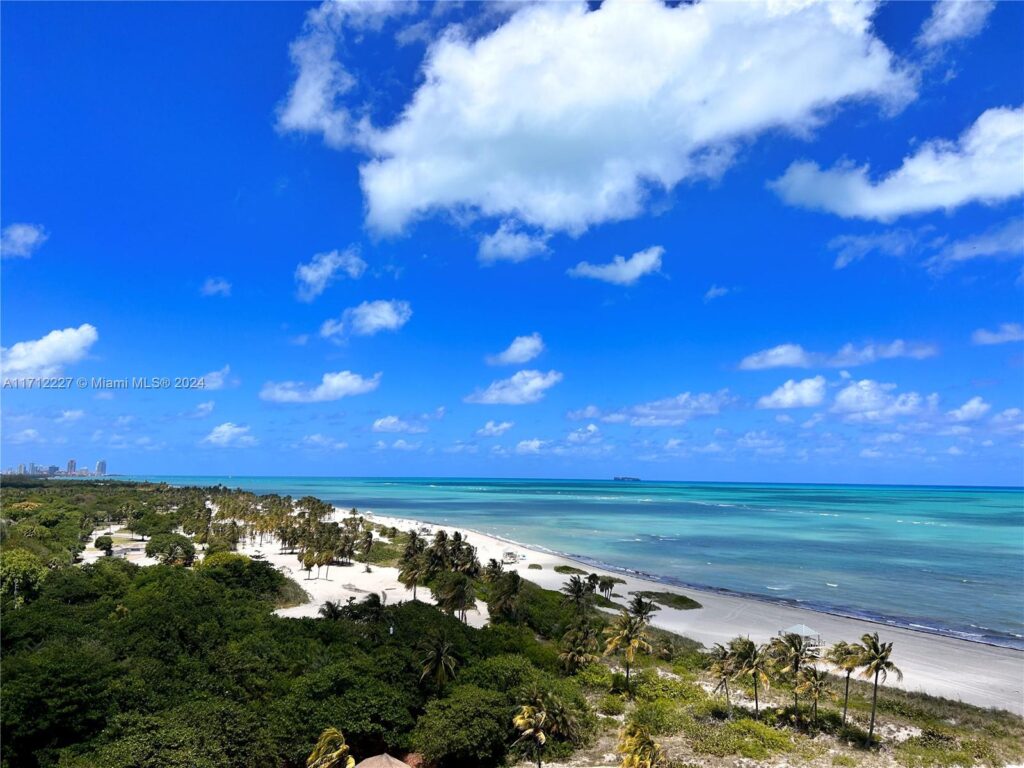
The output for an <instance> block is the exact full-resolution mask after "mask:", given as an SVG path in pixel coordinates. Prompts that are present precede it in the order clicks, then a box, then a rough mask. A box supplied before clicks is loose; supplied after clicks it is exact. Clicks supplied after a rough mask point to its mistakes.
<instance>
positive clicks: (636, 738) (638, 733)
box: [615, 724, 665, 768]
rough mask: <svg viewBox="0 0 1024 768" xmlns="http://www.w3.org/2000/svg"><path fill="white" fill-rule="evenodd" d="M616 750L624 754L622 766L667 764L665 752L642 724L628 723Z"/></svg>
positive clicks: (644, 767)
mask: <svg viewBox="0 0 1024 768" xmlns="http://www.w3.org/2000/svg"><path fill="white" fill-rule="evenodd" d="M615 751H616V752H618V753H619V754H620V755H622V768H659V766H662V765H664V764H665V753H664V752H663V751H662V749H661V747H659V746H658V744H657V742H656V741H655V740H654V738H653V737H652V736H651V732H650V731H648V730H647V729H646V728H644V727H643V726H641V725H636V724H633V725H627V726H626V727H625V728H624V729H623V731H622V736H621V737H620V738H619V744H618V746H616V747H615Z"/></svg>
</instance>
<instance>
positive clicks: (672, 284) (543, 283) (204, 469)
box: [0, 0, 1024, 485]
mask: <svg viewBox="0 0 1024 768" xmlns="http://www.w3.org/2000/svg"><path fill="white" fill-rule="evenodd" d="M968 9H969V11H970V12H969V13H963V12H962V11H965V10H968ZM2 15H3V19H2V20H3V24H2V25H0V56H2V67H0V78H2V83H0V84H2V89H3V98H4V126H3V127H4V141H3V143H2V145H0V163H2V165H3V175H2V178H0V219H2V226H0V231H2V243H0V251H2V255H3V257H4V258H3V260H2V262H0V270H2V285H3V289H2V290H3V301H2V302H0V321H2V327H0V335H2V345H3V348H4V349H3V352H2V355H0V368H2V377H0V378H2V381H0V385H2V387H3V389H2V390H0V393H2V396H3V409H2V415H0V432H2V438H0V459H2V463H3V466H6V467H11V466H12V465H13V466H15V467H16V466H17V465H18V464H19V463H26V464H27V463H28V462H29V461H31V460H34V459H35V458H38V457H40V456H44V455H46V456H56V455H64V456H83V457H84V456H91V457H96V456H104V457H106V459H108V460H109V461H110V462H111V466H113V467H115V468H116V470H117V472H118V473H119V474H122V475H123V474H139V475H146V474H197V473H201V474H207V475H240V474H248V475H318V476H364V477H365V476H448V477H458V476H464V477H472V476H476V477H533V478H545V477H560V478H584V479H586V478H610V477H614V476H632V477H640V478H645V479H665V480H691V481H745V482H825V483H830V482H831V483H895V484H925V485H928V484H967V485H1021V484H1022V483H1024V443H1022V440H1024V387H1022V382H1024V272H1022V266H1024V215H1022V208H1021V200H1022V195H1024V68H1022V67H1021V66H1020V30H1021V29H1022V28H1024V4H1022V3H989V2H977V3H968V4H960V3H872V2H864V3H848V4H847V3H841V4H840V3H763V4H762V3H757V2H743V3H728V2H723V3H678V4H671V5H670V4H665V3H660V2H655V1H654V0H633V1H632V2H621V1H616V0H609V2H605V3H601V4H592V5H591V4H585V3H582V2H579V3H577V2H558V3H498V4H496V3H445V4H437V5H430V4H417V3H386V2H385V3H353V2H338V3H325V4H323V5H316V4H303V3H262V4H215V3H137V4H113V3H109V4H104V3H73V4H55V3H5V4H3V7H2ZM538 30H543V31H544V33H543V34H541V33H539V32H538ZM125 40H128V41H131V44H130V45H128V44H125V42H124V41H125ZM652 41H656V43H654V42H652ZM553 73H555V74H553ZM129 95H130V97H129ZM42 379H46V381H45V382H43V381H42ZM44 383H45V388H44V386H43V384H44ZM91 461H94V460H91ZM59 466H61V467H65V468H66V459H65V460H63V461H61V462H60V463H59ZM83 466H87V467H94V466H95V464H94V463H91V462H90V463H88V464H86V463H84V460H83ZM65 471H66V470H65ZM77 473H78V469H77V467H76V469H75V474H77Z"/></svg>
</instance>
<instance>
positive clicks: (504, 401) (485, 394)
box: [466, 370, 562, 405]
mask: <svg viewBox="0 0 1024 768" xmlns="http://www.w3.org/2000/svg"><path fill="white" fill-rule="evenodd" d="M561 380H562V374H561V373H559V372H558V371H548V372H547V373H541V372H540V371H530V370H527V371H519V372H518V373H516V374H514V375H513V376H511V377H510V378H507V379H499V380H498V381H492V382H491V384H490V386H489V387H487V389H484V390H479V389H478V390H477V391H476V392H473V393H472V394H471V395H468V396H467V397H466V402H467V403H481V404H484V405H526V404H529V403H536V402H537V401H538V400H540V399H541V398H543V397H544V393H545V392H546V391H547V390H549V389H550V388H551V387H553V386H555V384H557V383H558V382H560V381H561Z"/></svg>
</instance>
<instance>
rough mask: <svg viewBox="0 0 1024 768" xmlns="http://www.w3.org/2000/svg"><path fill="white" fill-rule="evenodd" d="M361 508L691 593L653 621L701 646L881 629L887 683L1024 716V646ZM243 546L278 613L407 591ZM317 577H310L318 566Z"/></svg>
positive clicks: (551, 564)
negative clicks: (276, 575) (647, 571)
mask: <svg viewBox="0 0 1024 768" xmlns="http://www.w3.org/2000/svg"><path fill="white" fill-rule="evenodd" d="M335 514H336V517H337V519H339V520H340V519H342V518H343V517H344V516H346V515H347V512H345V511H344V510H341V509H337V510H336V513H335ZM363 514H364V515H365V516H366V517H367V518H368V519H370V520H372V521H373V522H374V523H377V524H379V525H385V526H394V527H396V528H398V529H399V530H403V531H409V530H413V529H421V528H424V529H429V531H430V534H429V535H433V533H434V532H435V531H437V530H439V529H444V530H445V531H447V532H448V533H449V534H452V533H454V532H455V531H456V530H459V531H460V532H461V533H462V535H463V536H464V537H466V538H467V539H468V541H469V543H470V544H472V545H473V546H475V547H476V548H477V556H478V557H479V559H480V561H481V563H486V562H487V561H488V560H489V559H491V558H495V559H497V560H501V559H502V554H503V553H504V552H505V551H507V550H510V549H511V550H515V551H517V552H519V553H520V554H523V555H525V556H526V558H525V559H524V560H520V561H519V562H518V563H516V564H514V565H508V564H506V565H505V568H506V569H514V570H517V571H518V572H519V573H520V574H521V575H522V576H523V578H525V579H529V580H530V581H532V582H534V583H536V584H539V585H540V586H542V587H544V588H546V589H559V588H561V586H562V585H563V584H564V583H565V582H566V580H567V579H568V577H567V576H565V575H563V574H560V573H556V572H555V570H554V568H555V566H557V565H569V566H574V567H578V568H581V569H584V570H586V571H587V572H588V573H589V572H595V573H598V574H599V575H610V576H615V577H617V578H621V579H624V580H625V582H626V583H625V584H617V585H616V588H615V593H614V596H613V600H614V601H615V602H618V603H623V604H624V603H625V602H626V601H628V599H629V596H630V593H632V592H634V591H638V590H655V591H665V592H676V593H679V594H686V595H689V596H691V597H693V598H694V599H695V600H697V601H698V602H700V603H701V605H702V606H703V607H702V608H699V609H694V610H688V611H682V610H676V609H673V608H668V607H665V606H662V608H661V610H659V611H657V612H656V613H655V614H654V618H653V624H654V626H656V627H660V628H662V629H666V630H669V631H671V632H675V633H677V634H680V635H683V636H685V637H690V638H693V639H694V640H697V641H698V642H701V643H703V644H704V645H711V644H713V643H725V642H727V641H729V640H730V639H732V638H734V637H736V636H738V635H746V636H749V637H750V638H751V639H753V640H755V641H757V642H763V641H766V640H768V639H769V638H771V637H772V636H774V635H776V634H777V633H778V632H779V631H780V630H783V629H785V628H787V627H791V626H793V625H796V624H806V625H808V626H810V627H812V628H813V629H815V630H817V632H818V633H819V634H820V636H821V639H822V642H823V643H826V644H830V643H833V642H835V641H837V640H847V641H854V640H859V639H860V636H861V635H862V634H864V633H865V632H878V633H879V634H880V635H881V637H882V639H883V640H885V641H892V642H894V643H895V649H894V654H893V658H894V661H895V662H896V664H897V665H898V666H899V667H900V669H902V670H903V674H904V679H903V681H902V683H897V682H896V681H895V680H892V679H890V681H889V684H890V685H898V686H899V687H901V688H904V689H906V690H910V691H923V692H926V693H930V694H933V695H936V696H943V697H945V698H948V699H954V700H957V699H958V700H961V701H964V702H967V703H969V704H974V705H977V706H982V707H996V708H999V709H1005V710H1009V711H1011V712H1014V713H1016V714H1024V652H1021V651H1015V650H1012V649H1009V648H1000V647H996V646H990V645H984V644H981V643H973V642H969V641H966V640H957V639H954V638H948V637H941V636H939V635H934V634H929V633H925V632H916V631H913V630H908V629H902V628H898V627H890V626H887V625H882V624H877V623H873V622H869V621H864V620H860V619H852V618H847V617H843V616H833V615H831V614H825V613H819V612H817V611H812V610H809V609H803V608H797V607H792V606H786V605H782V604H777V603H772V602H769V601H762V600H757V599H753V598H748V597H739V596H734V595H727V594H721V593H718V592H711V591H704V590H698V589H691V588H685V589H684V588H679V587H674V586H671V585H668V584H663V583H661V582H656V581H651V580H649V579H644V578H641V577H637V576H631V575H628V574H624V573H622V572H619V571H609V570H603V569H601V568H596V567H593V566H591V565H589V564H585V563H580V562H577V561H575V560H572V559H571V558H568V557H564V556H561V555H556V554H552V553H549V552H543V551H538V550H534V549H530V548H529V547H526V546H523V545H521V544H518V543H512V542H508V541H505V540H503V539H499V538H497V537H494V536H489V535H486V534H483V533H478V532H476V531H469V530H466V529H457V528H455V527H452V526H445V525H433V524H429V523H423V522H422V521H419V520H411V519H403V518H398V517H388V516H384V515H374V514H373V513H370V512H364V513H363ZM113 530H114V532H115V533H118V532H120V531H119V527H118V526H115V527H114V529H113ZM99 533H100V531H96V532H94V535H93V537H91V538H90V541H89V544H88V546H87V547H86V549H85V551H84V552H83V553H82V556H83V559H84V560H85V561H86V562H89V561H92V560H95V559H97V558H98V557H101V556H102V553H100V552H99V551H98V550H96V549H95V548H94V547H93V546H92V544H93V539H94V538H95V535H97V534H99ZM131 545H132V547H133V549H132V551H130V552H129V553H128V554H127V559H128V560H130V561H131V562H135V563H138V564H139V565H151V564H153V563H154V562H155V561H154V560H153V559H152V558H148V557H146V556H145V554H144V552H143V551H142V547H144V543H143V542H141V541H134V542H131ZM239 551H240V552H243V553H244V554H247V555H250V556H252V555H258V556H261V557H263V558H264V559H266V560H267V561H268V562H270V563H272V564H273V565H274V566H275V567H276V568H278V569H279V570H281V571H282V572H283V573H285V574H286V575H288V576H290V577H291V578H293V579H294V580H295V581H296V582H298V584H299V585H300V586H301V587H302V588H303V589H304V590H306V592H307V593H309V595H310V600H309V602H307V603H304V604H302V605H298V606H295V607H293V608H285V609H281V610H279V611H278V614H279V615H281V616H285V617H295V618H298V617H304V616H316V615H317V614H318V611H319V609H320V606H321V605H322V604H323V603H324V602H325V601H328V600H332V601H340V602H345V601H346V600H347V599H348V598H350V597H353V598H355V599H357V600H359V599H362V598H363V597H365V596H366V595H367V594H368V593H370V592H376V593H378V594H381V595H383V596H386V601H387V602H388V603H395V602H400V601H403V600H408V599H411V597H412V592H411V591H409V590H407V589H406V588H405V587H404V586H403V585H402V584H401V583H400V582H399V581H398V570H397V569H396V568H386V567H383V566H376V565H374V566H371V569H370V571H369V572H367V570H366V568H365V566H364V565H363V564H362V563H354V564H352V565H349V566H331V567H330V569H329V570H328V571H324V572H321V577H320V578H312V579H309V578H307V577H306V574H305V572H304V571H302V570H300V568H299V563H298V559H297V558H296V556H295V555H294V554H282V553H280V552H279V548H278V546H277V542H276V541H273V540H270V539H266V540H265V541H264V543H263V544H262V545H260V544H259V543H258V542H257V543H256V544H247V543H246V544H244V545H240V547H239ZM530 565H534V566H537V565H539V566H541V568H540V570H537V569H536V568H533V569H531V568H530V567H529V566H530ZM313 573H314V576H315V573H316V572H315V571H314V572H313ZM417 597H418V598H419V599H420V600H423V601H428V602H429V601H431V600H432V596H431V594H430V591H429V590H428V589H427V588H425V587H420V588H419V589H418V591H417ZM467 618H468V621H469V623H470V624H471V625H473V626H476V627H482V626H483V625H484V624H486V623H487V618H488V616H487V606H486V605H485V604H484V603H482V602H480V601H478V602H477V610H476V611H475V612H474V611H471V612H470V613H469V614H468V617H467Z"/></svg>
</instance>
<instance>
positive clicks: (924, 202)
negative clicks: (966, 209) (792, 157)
mask: <svg viewBox="0 0 1024 768" xmlns="http://www.w3.org/2000/svg"><path fill="white" fill-rule="evenodd" d="M1022 143H1024V108H1020V107H1018V108H1016V109H1011V108H1007V107H997V108H994V109H989V110H986V111H985V112H983V113H982V114H981V116H980V117H979V118H978V119H977V120H976V121H975V122H974V124H973V125H972V126H971V127H970V128H968V129H967V130H966V131H964V133H963V134H962V135H961V136H960V138H959V139H958V140H957V141H955V142H953V141H946V140H942V139H936V140H933V141H928V142H925V143H924V144H922V145H921V147H920V148H919V149H918V150H917V151H916V152H915V153H914V154H913V155H910V156H908V157H906V158H904V160H903V164H902V165H901V166H900V167H899V168H898V169H896V170H895V171H892V172H891V173H889V174H888V175H886V176H885V177H884V178H883V179H881V180H879V181H877V182H874V181H872V180H871V178H870V176H869V171H870V169H869V167H868V166H866V165H865V166H859V167H858V166H849V165H839V166H836V167H834V168H832V169H830V170H822V169H821V168H820V167H819V166H818V165H817V163H813V162H807V161H801V162H796V163H793V164H792V165H790V166H789V168H788V169H787V170H786V172H785V174H783V175H782V176H781V177H780V178H778V179H776V180H775V181H773V182H771V184H770V186H771V187H772V189H774V190H775V191H776V192H777V193H778V194H779V195H780V196H781V197H782V199H783V200H784V201H786V202H787V203H789V204H790V205H797V206H801V207H804V208H813V209H816V210H822V211H828V212H831V213H835V214H838V215H839V216H843V217H844V218H860V219H876V220H880V221H887V220H891V219H894V218H896V217H898V216H904V215H907V214H915V213H925V212H928V211H935V210H946V211H951V210H954V209H956V208H959V207H960V206H962V205H966V204H968V203H973V202H979V203H986V204H995V203H1000V202H1003V201H1005V200H1009V199H1011V198H1014V197H1018V196H1019V195H1021V194H1022V193H1024V174H1022V173H1021V172H1020V158H1021V144H1022Z"/></svg>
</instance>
